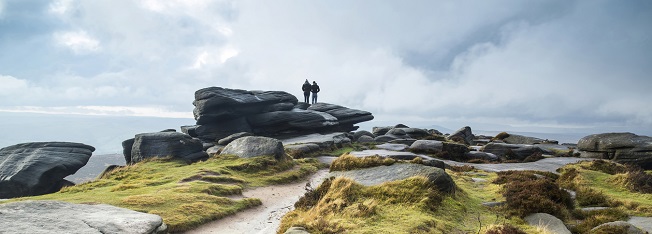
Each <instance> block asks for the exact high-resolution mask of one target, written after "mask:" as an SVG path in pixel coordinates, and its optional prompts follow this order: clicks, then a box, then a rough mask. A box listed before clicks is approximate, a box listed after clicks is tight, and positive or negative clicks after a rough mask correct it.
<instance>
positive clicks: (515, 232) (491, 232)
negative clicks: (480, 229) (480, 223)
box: [485, 224, 527, 234]
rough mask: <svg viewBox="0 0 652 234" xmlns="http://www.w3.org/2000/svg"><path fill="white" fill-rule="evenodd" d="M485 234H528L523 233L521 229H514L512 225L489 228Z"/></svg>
mask: <svg viewBox="0 0 652 234" xmlns="http://www.w3.org/2000/svg"><path fill="white" fill-rule="evenodd" d="M485 234H527V233H526V232H524V231H521V229H518V228H517V227H514V226H512V225H509V224H504V225H498V226H491V227H489V229H488V230H487V231H486V232H485Z"/></svg>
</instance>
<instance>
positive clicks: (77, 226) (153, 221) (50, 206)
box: [0, 201, 167, 234]
mask: <svg viewBox="0 0 652 234" xmlns="http://www.w3.org/2000/svg"><path fill="white" fill-rule="evenodd" d="M0 214H2V219H0V226H1V227H2V232H3V233H4V232H6V233H71V234H82V233H126V234H140V233H142V234H152V233H166V230H167V226H166V225H165V224H164V223H163V219H161V217H160V216H158V215H153V214H147V213H141V212H136V211H133V210H128V209H124V208H119V207H115V206H110V205H104V204H99V205H85V204H72V203H67V202H61V201H23V202H14V203H7V204H2V205H0Z"/></svg>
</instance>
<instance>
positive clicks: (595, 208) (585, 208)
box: [581, 206, 611, 212]
mask: <svg viewBox="0 0 652 234" xmlns="http://www.w3.org/2000/svg"><path fill="white" fill-rule="evenodd" d="M606 209H611V207H605V206H599V207H584V208H582V209H581V210H582V211H584V212H591V211H598V210H606Z"/></svg>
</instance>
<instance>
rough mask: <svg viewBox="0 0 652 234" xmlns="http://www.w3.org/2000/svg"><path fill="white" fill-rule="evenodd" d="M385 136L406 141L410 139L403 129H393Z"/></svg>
mask: <svg viewBox="0 0 652 234" xmlns="http://www.w3.org/2000/svg"><path fill="white" fill-rule="evenodd" d="M385 135H386V136H393V137H395V138H397V139H406V138H408V137H409V136H408V135H407V133H405V131H403V129H400V128H392V130H389V131H388V132H387V133H385Z"/></svg>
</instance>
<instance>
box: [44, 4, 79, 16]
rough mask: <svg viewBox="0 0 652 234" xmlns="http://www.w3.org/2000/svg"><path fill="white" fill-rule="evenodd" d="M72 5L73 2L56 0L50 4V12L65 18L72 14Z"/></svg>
mask: <svg viewBox="0 0 652 234" xmlns="http://www.w3.org/2000/svg"><path fill="white" fill-rule="evenodd" d="M72 5H73V0H55V1H53V2H51V3H50V6H49V8H48V11H49V12H50V13H53V14H56V15H60V16H64V15H66V14H68V13H69V12H70V10H71V8H72Z"/></svg>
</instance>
